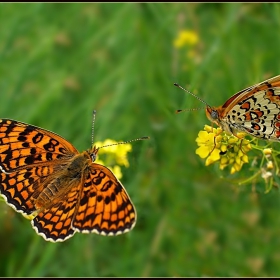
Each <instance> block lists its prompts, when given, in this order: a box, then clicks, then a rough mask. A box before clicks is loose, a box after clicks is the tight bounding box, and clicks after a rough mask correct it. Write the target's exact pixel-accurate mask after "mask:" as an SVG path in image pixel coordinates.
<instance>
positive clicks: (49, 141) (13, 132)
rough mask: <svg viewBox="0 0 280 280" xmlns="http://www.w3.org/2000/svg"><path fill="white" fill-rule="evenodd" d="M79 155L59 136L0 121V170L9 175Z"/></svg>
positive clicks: (33, 127)
mask: <svg viewBox="0 0 280 280" xmlns="http://www.w3.org/2000/svg"><path fill="white" fill-rule="evenodd" d="M76 153H78V151H77V150H76V149H75V147H74V146H73V145H72V144H70V143H69V142H67V141H66V140H65V139H63V138H62V137H60V136H59V135H57V134H55V133H53V132H50V131H48V130H44V129H42V128H39V127H36V126H32V125H29V124H25V123H22V122H18V121H14V120H8V119H1V120H0V167H1V169H2V170H3V171H4V172H10V171H14V170H17V169H21V168H24V167H25V166H30V165H35V164H40V163H42V162H49V161H53V160H56V159H61V158H63V157H72V156H73V155H74V154H76Z"/></svg>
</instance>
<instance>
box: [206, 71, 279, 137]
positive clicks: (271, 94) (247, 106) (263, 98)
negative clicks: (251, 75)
mask: <svg viewBox="0 0 280 280" xmlns="http://www.w3.org/2000/svg"><path fill="white" fill-rule="evenodd" d="M213 109H214V110H216V111H217V112H218V114H217V115H218V118H217V120H216V123H217V124H218V125H220V126H221V127H222V128H223V129H224V130H226V131H228V132H233V131H234V130H237V131H244V132H246V133H249V134H251V135H253V136H254V137H258V138H263V139H269V140H273V141H279V138H280V130H279V128H280V75H279V76H276V77H273V78H271V79H268V80H266V81H264V82H261V83H259V84H256V85H254V86H251V87H248V88H246V89H244V90H242V91H240V92H238V93H236V94H235V95H233V96H232V97H231V98H230V99H229V100H227V101H226V103H225V104H224V105H223V106H220V107H217V108H213ZM213 109H212V108H210V111H209V109H208V111H207V110H206V114H207V116H208V118H209V119H211V116H210V115H211V111H212V110H213Z"/></svg>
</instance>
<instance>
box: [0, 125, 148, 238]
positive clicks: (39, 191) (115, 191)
mask: <svg viewBox="0 0 280 280" xmlns="http://www.w3.org/2000/svg"><path fill="white" fill-rule="evenodd" d="M147 138H148V137H142V138H139V139H135V140H142V139H147ZM133 141H134V140H133ZM98 149H99V148H96V147H93V148H92V149H89V150H87V151H84V152H82V153H79V152H78V151H77V150H76V148H75V147H74V146H73V145H72V144H71V143H69V142H68V141H66V140H65V139H64V138H62V137H61V136H59V135H57V134H55V133H53V132H50V131H48V130H45V129H42V128H39V127H36V126H33V125H29V124H26V123H22V122H18V121H15V120H10V119H1V120H0V181H1V182H0V191H1V195H2V196H3V197H4V199H5V200H6V202H7V204H9V205H10V206H12V207H13V208H14V209H15V210H16V211H17V212H20V213H22V214H23V215H24V216H26V217H27V218H30V219H32V221H31V224H32V226H33V228H34V229H35V231H36V232H37V233H38V234H39V235H41V236H42V237H44V238H45V240H47V241H52V242H57V241H64V240H66V239H68V238H70V237H71V236H73V235H74V234H75V232H83V233H90V232H95V233H97V234H102V235H117V234H121V233H125V232H128V231H129V230H131V229H132V228H133V227H134V225H135V222H136V210H135V208H134V206H133V204H132V202H131V200H130V198H129V196H128V194H127V192H126V191H125V188H124V187H123V185H122V184H121V182H120V181H119V180H118V179H117V178H116V177H115V175H114V174H113V173H112V172H111V171H110V170H109V169H108V168H107V167H105V166H103V165H100V164H96V163H94V161H95V159H96V155H97V153H98Z"/></svg>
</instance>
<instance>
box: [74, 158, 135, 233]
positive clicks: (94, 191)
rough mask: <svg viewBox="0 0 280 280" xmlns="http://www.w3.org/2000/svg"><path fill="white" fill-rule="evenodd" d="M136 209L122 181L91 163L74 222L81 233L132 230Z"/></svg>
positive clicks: (108, 171) (104, 168)
mask: <svg viewBox="0 0 280 280" xmlns="http://www.w3.org/2000/svg"><path fill="white" fill-rule="evenodd" d="M135 222H136V210H135V208H134V206H133V204H132V202H131V200H130V198H129V196H128V194H127V192H126V190H125V189H124V187H123V186H122V184H121V183H120V182H119V181H118V179H117V178H116V177H115V175H114V174H113V173H112V172H111V171H110V170H109V169H108V168H107V167H105V166H103V165H100V164H96V163H92V164H91V166H90V169H89V172H88V174H87V175H86V177H85V181H84V186H83V191H82V194H81V198H80V201H79V206H78V208H77V213H76V216H75V219H74V221H73V228H75V229H76V230H77V231H80V232H83V233H89V232H95V233H98V234H102V235H117V234H121V233H124V232H127V231H129V230H131V229H132V228H133V227H134V225H135Z"/></svg>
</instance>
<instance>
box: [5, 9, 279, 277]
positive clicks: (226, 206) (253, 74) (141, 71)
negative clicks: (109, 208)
mask: <svg viewBox="0 0 280 280" xmlns="http://www.w3.org/2000/svg"><path fill="white" fill-rule="evenodd" d="M279 16H280V6H279V4H278V3H275V4H273V3H245V4H244V3H236V4H235V3H224V4H223V3H212V4H200V3H160V4H156V3H117V4H114V3H81V4H80V3H68V4H63V3H50V4H48V3H35V4H32V3H27V4H26V3H25V4H21V3H17V4H3V3H2V4H0V23H1V29H0V61H1V63H0V74H1V75H0V77H1V78H0V92H1V97H0V98H1V102H0V117H3V118H11V119H15V120H19V121H22V122H26V123H30V124H33V125H37V126H40V127H43V128H45V129H49V130H51V131H54V132H56V133H57V134H59V135H61V136H63V137H64V138H66V139H67V140H69V141H70V142H71V143H73V145H74V146H75V147H77V149H78V150H80V151H82V150H85V149H87V148H89V147H90V145H91V124H92V111H93V110H94V109H96V110H97V116H96V122H95V141H104V140H105V139H106V138H110V139H115V140H117V141H120V140H130V139H134V138H137V137H141V136H150V138H151V139H150V140H147V141H138V142H134V143H132V147H133V150H132V152H131V153H129V162H130V166H129V168H128V169H125V170H123V173H124V174H123V175H124V176H123V178H122V179H121V181H122V183H123V185H124V186H125V188H126V190H127V192H128V193H129V195H130V197H131V199H132V201H133V202H134V204H135V206H136V209H137V213H138V221H137V223H136V226H135V228H134V229H133V230H132V231H131V232H129V233H127V234H124V235H120V236H116V237H104V236H98V235H96V234H89V235H87V234H79V233H77V234H75V235H74V236H73V237H72V238H70V239H69V240H67V241H65V242H63V243H58V244H53V243H49V242H46V241H45V240H44V239H43V238H42V237H40V236H38V235H37V234H36V233H35V231H34V230H33V229H32V227H31V225H30V222H29V221H28V220H26V219H24V218H23V217H22V216H21V215H20V214H18V213H16V212H15V211H14V210H13V209H12V208H11V207H9V206H6V204H5V203H3V202H1V203H0V208H1V209H0V210H1V211H0V219H1V225H2V226H1V228H0V237H1V245H0V252H1V253H0V263H1V266H0V276H10V277H16V276H18V277H23V276H29V277H43V276H59V277H62V276H68V277H70V276H87V277H90V276H92V277H105V276H107V277H110V276H118V277H129V276H133V277H140V276H157V277H161V276H170V277H172V276H189V277H190V276H194V277H195V276H197V277H201V276H220V277H222V276H240V277H241V276H243V277H244V276H263V277H265V276H277V275H279V274H280V268H279V265H278V264H279V259H280V253H279V250H278V245H280V241H279V240H280V239H279V233H280V219H279V218H277V217H278V214H279V213H280V203H279V202H280V195H279V190H278V189H272V190H271V191H270V192H269V193H268V194H265V193H264V189H263V188H259V187H258V186H256V188H253V189H252V188H251V187H250V186H249V187H248V186H246V185H244V186H242V188H240V187H237V186H236V185H234V184H230V183H229V182H227V181H225V180H223V179H221V178H219V174H220V170H218V169H215V168H214V167H213V166H209V167H205V166H204V161H203V160H202V159H200V158H199V157H198V156H197V155H196V154H195V150H196V148H197V145H196V143H195V139H196V137H197V134H198V131H199V130H201V129H202V128H203V126H204V124H205V123H208V121H207V119H206V116H205V113H204V111H203V110H200V111H194V112H184V113H181V114H175V110H176V109H184V108H190V109H191V108H197V107H202V106H203V104H199V102H198V101H197V100H196V99H195V98H193V97H192V96H190V95H188V94H186V93H185V92H183V91H181V90H179V89H178V88H176V87H174V86H173V83H174V82H178V83H180V84H181V85H182V86H184V87H186V88H187V89H188V90H190V91H192V92H194V93H195V94H198V96H200V97H201V98H203V99H204V100H205V101H206V102H208V103H209V104H210V105H212V106H218V105H221V104H223V103H224V102H225V101H226V100H227V99H228V98H229V97H230V96H232V95H233V94H234V93H235V92H237V91H239V90H241V89H243V88H245V87H247V86H250V85H253V84H254V83H257V82H260V81H263V80H265V79H266V78H270V77H272V76H276V75H278V74H280V68H279V63H278V61H277V57H279V55H280V38H279V36H278V31H279V25H280V20H279V18H280V17H279ZM180 30H192V31H194V32H195V33H196V34H197V35H198V42H197V44H194V45H192V46H186V47H185V48H184V47H182V48H180V49H177V48H176V47H174V45H173V42H174V40H175V39H176V38H177V36H178V34H179V32H180ZM278 53H279V55H278Z"/></svg>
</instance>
